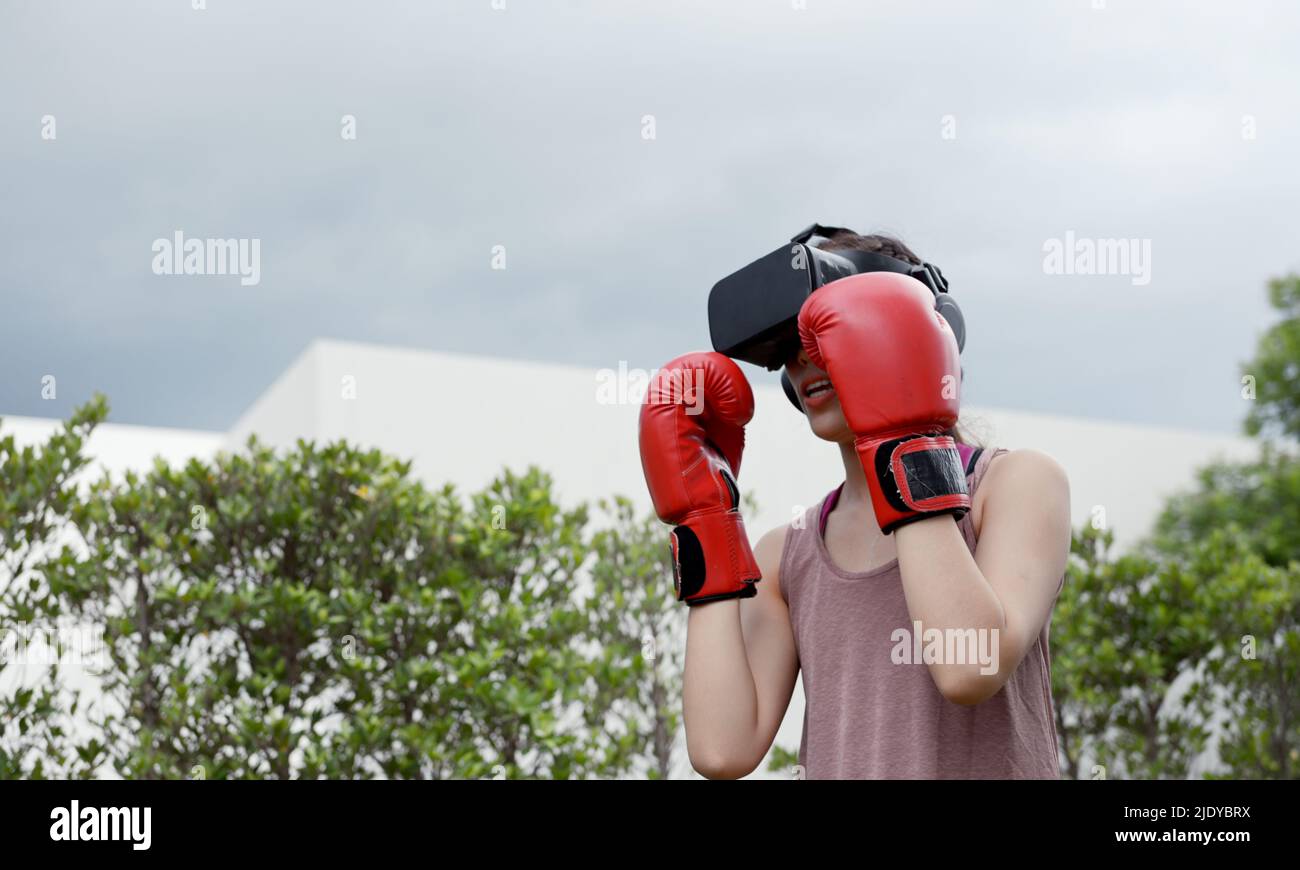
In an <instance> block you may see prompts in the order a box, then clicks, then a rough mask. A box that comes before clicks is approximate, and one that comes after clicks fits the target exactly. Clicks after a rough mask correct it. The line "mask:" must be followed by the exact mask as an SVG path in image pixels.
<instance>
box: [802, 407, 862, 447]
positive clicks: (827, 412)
mask: <svg viewBox="0 0 1300 870" xmlns="http://www.w3.org/2000/svg"><path fill="white" fill-rule="evenodd" d="M808 426H809V427H810V428H811V429H812V431H813V434H814V435H816V436H817V437H818V438H820V439H822V440H823V441H834V442H836V443H839V442H840V441H843V440H844V438H845V437H846V436H849V437H851V435H852V433H850V432H849V424H848V423H846V422H845V421H844V413H843V412H842V411H841V410H840V403H839V402H831V403H829V404H826V405H822V406H821V407H820V408H809V409H808Z"/></svg>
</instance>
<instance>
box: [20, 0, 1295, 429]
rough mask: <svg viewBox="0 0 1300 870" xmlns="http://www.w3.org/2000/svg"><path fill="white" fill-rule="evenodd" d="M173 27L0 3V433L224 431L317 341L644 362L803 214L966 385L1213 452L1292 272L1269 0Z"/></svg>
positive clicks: (252, 0) (521, 11)
mask: <svg viewBox="0 0 1300 870" xmlns="http://www.w3.org/2000/svg"><path fill="white" fill-rule="evenodd" d="M206 5H207V7H208V8H206V9H204V10H193V9H191V8H190V7H191V3H190V2H189V0H169V2H115V3H95V2H65V0H45V2H26V3H24V2H5V3H3V4H2V5H0V109H2V111H0V173H2V176H0V177H2V183H0V202H2V203H3V205H2V206H0V263H2V264H3V271H2V272H0V299H2V301H3V306H2V308H0V413H3V414H20V415H30V416H45V417H49V416H62V415H65V414H67V413H68V411H69V410H70V409H71V407H72V406H73V405H74V404H75V403H78V402H80V401H83V400H84V399H85V398H86V397H87V396H88V395H89V394H90V393H91V392H92V391H93V390H96V389H98V390H102V391H104V392H105V393H107V394H108V395H109V397H110V399H111V402H112V405H113V414H112V419H114V420H116V421H118V422H129V423H146V424H154V425H166V426H182V427H198V428H208V429H225V428H226V427H228V426H229V425H230V424H231V423H233V422H234V420H235V418H236V417H237V416H238V415H239V414H240V412H241V411H243V410H244V409H245V408H246V407H247V406H248V405H249V404H250V403H251V402H252V401H253V400H254V399H255V398H256V397H257V396H258V395H259V394H260V393H261V392H262V390H263V389H264V388H265V387H266V386H267V385H268V384H269V383H270V382H271V381H272V380H273V379H274V378H275V377H276V376H277V375H278V374H279V373H280V372H281V371H283V370H284V369H285V368H286V366H287V365H288V364H289V363H290V362H291V361H292V360H293V358H294V357H296V356H297V355H298V354H299V353H300V352H301V351H302V350H303V349H304V348H305V347H306V346H307V344H308V343H309V342H310V341H311V340H312V339H313V338H316V337H332V338H341V339H352V340H360V341H373V342H381V343H385V344H394V345H401V346H408V347H416V348H426V349H430V350H441V351H455V352H464V353H474V354H486V355H492V356H505V357H512V358H518V359H529V360H545V361H552V362H565V363H574V364H579V365H585V366H595V367H605V366H609V367H616V366H617V365H618V364H619V362H620V361H621V360H625V361H626V362H627V364H628V365H630V366H635V367H645V368H651V367H654V366H657V365H659V364H661V363H663V362H665V361H667V360H668V359H669V358H671V357H673V356H675V355H677V354H678V353H681V352H683V351H685V350H691V349H698V348H704V347H707V345H708V328H707V322H706V318H705V301H706V298H707V293H708V289H709V287H710V286H711V285H712V284H713V282H714V281H716V280H717V279H718V278H720V277H722V276H723V275H724V274H726V273H728V272H730V271H733V270H734V269H736V268H738V267H739V266H741V265H744V264H745V263H746V262H748V261H749V260H751V259H754V258H756V257H758V256H760V255H762V254H764V253H767V252H768V251H770V250H771V249H773V248H775V247H776V246H777V245H779V244H781V243H782V242H783V241H785V240H786V239H787V238H788V237H789V236H790V235H791V234H793V233H794V232H796V231H797V230H799V229H800V228H802V227H803V226H804V225H806V224H808V223H810V222H812V221H821V222H823V223H837V224H845V225H848V226H852V227H854V228H856V229H859V230H862V231H867V230H885V231H889V232H892V233H895V234H898V235H899V236H901V237H902V238H903V239H904V240H906V241H907V242H908V243H909V244H910V245H911V246H912V247H913V248H914V249H916V250H917V251H918V252H919V253H920V254H921V255H922V256H924V257H925V258H927V259H929V260H932V261H933V262H935V263H937V264H939V265H940V266H941V267H942V268H943V270H944V272H945V274H946V275H947V276H948V277H949V279H950V281H951V286H952V291H953V294H954V295H955V296H956V297H957V298H958V299H959V300H960V302H961V303H962V305H963V307H964V309H965V311H966V316H967V322H968V328H969V338H968V342H967V349H966V353H965V356H964V365H965V372H966V390H965V397H966V401H967V402H968V403H974V404H982V405H989V406H1002V407H1009V408H1019V409H1027V410H1036V411H1043V412H1048V413H1054V414H1069V415H1079V416H1087V417H1098V418H1109V419H1115V420H1129V421H1143V422H1153V423H1166V424H1169V425H1174V426H1181V427H1189V428H1198V429H1208V430H1217V431H1223V432H1230V431H1234V430H1235V429H1236V428H1237V426H1238V424H1239V420H1240V418H1241V416H1242V414H1243V413H1244V410H1245V408H1244V405H1245V403H1244V401H1243V400H1242V398H1241V396H1240V383H1239V378H1240V373H1239V371H1238V366H1239V363H1240V362H1241V361H1242V360H1244V359H1246V358H1248V357H1249V356H1250V354H1251V353H1252V350H1253V348H1254V343H1255V339H1256V337H1257V336H1258V334H1259V333H1260V332H1261V331H1262V330H1263V329H1265V328H1266V327H1267V326H1268V324H1269V323H1270V322H1271V319H1272V318H1271V313H1270V311H1269V309H1268V306H1267V303H1266V300H1265V295H1264V293H1265V283H1266V281H1267V280H1268V278H1269V277H1270V276H1275V275H1279V274H1282V273H1285V272H1287V271H1289V270H1296V269H1300V214H1298V213H1297V205H1298V204H1300V172H1298V171H1297V168H1296V155H1297V154H1300V111H1298V109H1300V99H1298V98H1297V97H1298V94H1300V52H1297V50H1296V46H1297V44H1300V39H1298V38H1297V37H1298V36H1300V33H1298V31H1300V26H1298V25H1300V11H1297V9H1296V7H1295V6H1294V4H1287V3H1281V2H1279V3H1269V2H1254V0H1245V2H1239V3H1224V2H1186V0H1179V2H1173V0H1170V2H1152V0H1142V2H1138V0H1105V3H1104V4H1102V5H1104V7H1105V8H1103V9H1094V8H1093V6H1094V5H1095V4H1094V2H1093V0H1059V2H1044V0H1025V2H994V0H965V2H951V3H939V2H916V0H910V2H869V3H867V2H829V0H807V2H806V4H805V5H806V8H802V9H800V8H796V7H798V6H799V5H800V4H799V3H798V2H797V0H796V2H795V3H792V2H791V0H743V2H740V0H737V2H705V0H692V2H655V3H651V2H629V0H619V2H610V0H604V2H600V0H592V2H542V0H538V2H526V0H506V2H505V3H504V5H505V6H506V8H505V9H504V10H496V9H494V8H493V3H492V2H491V0H456V2H441V3H438V2H409V3H406V2H392V0H384V2H379V3H360V2H356V3H347V4H345V3H342V2H330V3H323V2H284V0H277V2H266V0H261V2H257V0H246V2H235V0H208V2H207V4H206ZM497 5H501V4H500V3H499V2H498V4H497ZM345 115H351V116H354V117H355V119H356V128H355V129H356V138H355V139H354V140H353V139H347V138H344V136H342V135H341V131H342V129H343V125H342V119H343V117H344V116H345ZM46 116H52V117H53V119H54V121H53V124H54V126H53V130H54V134H55V138H53V139H49V138H47V135H48V131H49V129H50V124H49V121H48V120H47V119H46ZM646 116H652V117H653V134H654V135H653V138H646V135H645V130H646V129H647V128H646V125H645V122H644V121H643V119H644V118H645V117H646ZM43 134H45V135H43ZM178 230H181V231H183V232H184V233H185V234H186V236H187V237H198V238H209V237H211V238H237V239H258V240H260V246H261V280H260V283H258V284H256V285H252V286H243V285H241V283H240V281H239V278H238V277H235V276H225V277H219V276H218V277H214V276H158V275H155V274H154V273H153V271H152V269H151V266H152V263H153V261H154V252H153V250H152V247H153V244H154V240H155V239H159V238H171V237H172V236H173V234H174V233H175V232H176V231H178ZM1067 232H1073V233H1074V235H1075V236H1076V237H1079V238H1088V239H1110V238H1124V239H1139V240H1146V241H1147V242H1148V243H1149V245H1150V251H1151V263H1150V274H1149V278H1150V280H1149V282H1147V283H1140V282H1141V277H1140V276H1137V275H1087V276H1082V275H1054V274H1047V272H1046V271H1045V269H1044V257H1045V254H1044V245H1045V244H1047V243H1049V241H1050V240H1052V239H1064V238H1065V236H1066V233H1067ZM496 245H501V246H504V249H505V252H506V268H505V269H504V270H494V269H493V268H492V254H493V246H496ZM749 371H750V373H751V374H752V375H753V376H754V377H755V378H756V379H757V380H767V379H770V378H771V377H772V376H771V375H767V374H765V373H762V372H759V371H757V370H754V369H752V368H751V369H750V370H749ZM48 375H53V376H54V377H55V378H57V398H56V399H54V400H45V399H42V395H41V379H42V378H43V377H45V376H48ZM466 389H467V391H472V389H473V387H472V385H466ZM491 400H492V399H491V397H475V401H491ZM411 401H412V402H419V401H421V397H419V396H411ZM557 413H562V410H560V409H557Z"/></svg>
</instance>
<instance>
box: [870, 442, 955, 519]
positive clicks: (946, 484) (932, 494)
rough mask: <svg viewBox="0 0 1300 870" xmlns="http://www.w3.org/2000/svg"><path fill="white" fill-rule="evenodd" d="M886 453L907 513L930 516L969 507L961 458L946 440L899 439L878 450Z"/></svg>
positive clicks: (952, 445) (953, 445)
mask: <svg viewBox="0 0 1300 870" xmlns="http://www.w3.org/2000/svg"><path fill="white" fill-rule="evenodd" d="M886 452H888V454H889V455H890V459H889V464H890V469H891V471H892V473H893V475H894V482H895V483H896V484H897V485H898V497H899V499H900V500H901V501H902V503H903V504H904V505H906V506H907V508H908V509H910V510H914V511H925V512H931V511H946V510H951V509H952V508H969V507H970V495H969V494H968V493H967V492H966V476H965V475H964V474H963V473H962V464H961V454H960V453H958V452H957V443H956V442H955V441H953V440H952V439H951V438H949V437H948V436H946V435H941V436H937V437H935V436H926V435H922V436H919V437H915V438H902V439H899V440H898V441H897V442H895V444H894V445H893V446H892V447H889V446H888V445H887V446H886V448H885V449H884V450H881V453H886Z"/></svg>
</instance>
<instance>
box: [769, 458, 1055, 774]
mask: <svg viewBox="0 0 1300 870" xmlns="http://www.w3.org/2000/svg"><path fill="white" fill-rule="evenodd" d="M963 447H964V445H963ZM1005 452H1006V451H1005V450H987V451H982V452H979V451H977V452H975V453H974V455H973V456H972V455H971V454H970V451H969V450H968V449H964V450H963V459H965V460H968V461H970V465H969V466H968V468H967V478H966V481H967V485H968V487H969V490H970V493H971V495H972V496H974V494H975V491H976V490H977V488H978V487H979V483H980V480H981V478H983V476H984V472H985V471H986V470H987V468H988V464H989V462H990V461H991V460H992V459H993V457H994V456H997V455H999V454H1002V453H1005ZM971 460H973V461H971ZM838 497H839V490H838V489H837V490H835V491H834V492H832V493H831V494H830V495H828V496H827V497H826V498H825V499H823V500H822V501H821V502H820V503H819V504H816V505H814V506H812V507H811V508H809V509H808V510H807V512H806V513H805V514H804V523H803V524H802V525H803V528H802V529H798V528H795V527H794V526H793V525H792V526H791V527H790V528H789V529H787V530H786V536H785V549H784V552H783V553H782V556H781V574H780V577H781V595H782V597H783V598H785V601H786V604H787V605H788V606H789V609H790V622H791V624H792V626H793V628H794V640H795V648H796V651H797V653H798V656H799V669H800V673H801V675H802V677H803V688H804V696H805V706H804V720H803V740H802V743H801V745H800V747H799V763H800V765H802V767H803V770H804V775H805V776H806V777H807V778H808V779H1059V778H1060V768H1059V766H1058V760H1057V742H1056V724H1055V719H1054V716H1053V710H1052V695H1051V685H1052V680H1051V657H1050V654H1049V650H1048V643H1047V637H1048V633H1049V630H1050V628H1051V619H1050V618H1049V619H1048V622H1047V624H1046V625H1044V626H1043V630H1042V632H1041V633H1040V634H1039V636H1038V640H1037V642H1036V643H1034V645H1033V646H1032V647H1030V649H1029V652H1028V653H1026V655H1025V657H1024V659H1023V660H1022V661H1021V662H1020V664H1019V666H1018V667H1017V668H1016V671H1015V673H1014V674H1012V676H1011V678H1010V679H1009V680H1008V681H1007V683H1006V685H1004V686H1003V687H1002V689H1001V690H1000V691H999V692H998V693H997V694H996V695H994V696H993V697H992V698H990V699H989V700H987V701H985V702H983V703H982V704H977V705H974V706H963V705H961V704H954V703H952V702H951V701H948V700H947V699H946V698H944V697H943V695H941V694H940V693H939V690H938V689H937V688H936V687H935V685H934V681H933V680H932V679H931V677H930V672H929V668H928V666H927V665H925V664H924V663H918V664H895V663H894V662H893V660H892V659H891V651H892V650H893V649H894V647H895V646H896V645H897V641H896V640H894V639H892V638H891V635H892V634H893V632H894V631H895V630H896V629H899V628H902V629H905V630H907V631H908V633H909V635H910V633H911V632H912V630H913V626H912V618H911V616H910V615H909V613H908V610H907V601H906V600H905V599H904V597H903V579H902V575H901V574H900V573H899V568H898V560H897V559H895V560H894V561H892V562H890V563H889V564H886V565H882V566H881V567H879V568H877V569H875V570H872V571H857V572H855V571H844V570H841V569H840V568H839V567H838V566H836V565H835V564H834V562H833V561H832V560H831V557H830V553H829V551H828V550H827V549H826V542H825V539H824V537H823V532H824V529H825V519H826V517H827V516H829V514H830V511H831V510H832V509H833V507H834V504H835V501H836V500H838ZM958 528H960V530H961V533H962V537H963V538H965V540H966V546H967V547H969V548H970V550H971V552H972V553H973V552H975V540H976V539H975V529H974V526H973V525H972V521H971V516H970V514H969V513H968V514H967V515H966V516H965V517H963V518H962V519H961V520H960V521H959V522H958ZM1064 581H1065V577H1064V576H1062V577H1061V584H1063V583H1064ZM1061 584H1058V585H1057V590H1056V592H1057V595H1059V594H1060V591H1061Z"/></svg>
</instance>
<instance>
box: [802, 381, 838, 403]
mask: <svg viewBox="0 0 1300 870" xmlns="http://www.w3.org/2000/svg"><path fill="white" fill-rule="evenodd" d="M834 391H835V387H834V386H832V385H831V379H830V378H818V379H817V380H815V381H810V382H809V383H807V384H805V385H804V388H803V395H804V398H806V399H811V398H813V397H815V396H820V395H822V394H823V393H831V392H834Z"/></svg>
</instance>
